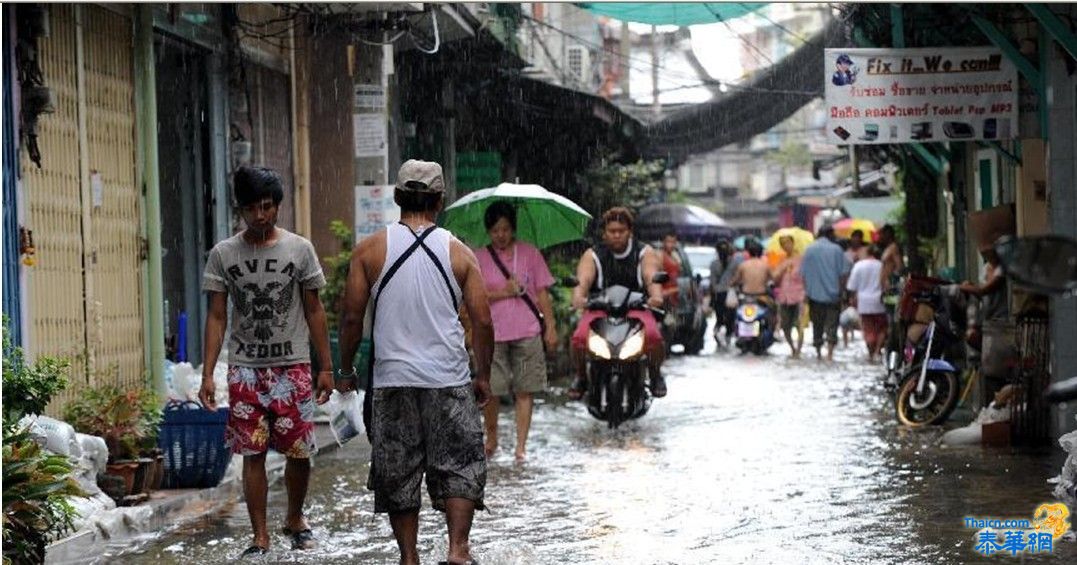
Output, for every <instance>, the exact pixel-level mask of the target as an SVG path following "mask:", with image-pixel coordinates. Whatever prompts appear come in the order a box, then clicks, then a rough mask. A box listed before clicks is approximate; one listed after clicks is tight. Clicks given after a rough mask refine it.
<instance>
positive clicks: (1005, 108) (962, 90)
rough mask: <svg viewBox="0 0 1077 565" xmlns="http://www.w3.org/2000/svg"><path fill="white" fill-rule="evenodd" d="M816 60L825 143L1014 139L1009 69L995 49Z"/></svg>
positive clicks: (842, 52) (833, 54)
mask: <svg viewBox="0 0 1077 565" xmlns="http://www.w3.org/2000/svg"><path fill="white" fill-rule="evenodd" d="M824 60H825V65H826V66H825V69H824V73H825V75H824V76H825V80H826V105H827V140H828V141H830V142H831V143H834V144H837V145H850V144H851V145H870V144H879V143H915V142H935V141H968V140H991V139H1010V138H1013V137H1016V135H1017V113H1018V82H1017V68H1016V66H1014V64H1013V63H1012V62H1011V61H1010V60H1008V59H1007V58H1006V57H1004V56H1003V55H1002V52H1001V51H999V50H998V49H994V48H979V47H976V48H928V49H827V50H826V54H825V57H824Z"/></svg>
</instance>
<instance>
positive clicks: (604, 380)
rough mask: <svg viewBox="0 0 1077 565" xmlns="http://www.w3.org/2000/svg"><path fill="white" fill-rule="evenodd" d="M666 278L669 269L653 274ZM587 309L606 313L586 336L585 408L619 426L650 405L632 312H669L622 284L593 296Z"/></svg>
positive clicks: (645, 365) (661, 314)
mask: <svg viewBox="0 0 1077 565" xmlns="http://www.w3.org/2000/svg"><path fill="white" fill-rule="evenodd" d="M666 280H668V275H667V274H666V273H658V274H656V275H655V277H654V283H656V284H662V283H663V282H665V281H666ZM587 309H588V310H598V311H602V312H605V313H606V317H604V318H599V319H597V320H595V321H594V322H592V323H591V328H590V333H589V335H588V338H587V352H588V359H587V376H588V379H587V381H588V385H587V386H588V389H587V411H588V412H589V413H590V414H591V415H592V416H594V417H595V418H597V419H599V420H602V421H605V422H606V423H607V424H608V425H609V427H610V428H611V429H616V428H617V427H618V426H620V425H621V424H622V423H623V422H625V421H626V420H632V419H635V418H639V417H641V416H643V415H644V414H646V413H647V410H649V409H650V407H651V394H650V391H649V389H648V388H647V384H646V383H647V382H649V371H648V366H649V365H648V363H649V360H648V357H647V351H646V349H645V347H644V345H645V339H644V334H643V324H642V323H641V322H639V321H638V320H633V319H631V318H629V317H628V313H629V312H630V311H633V310H638V311H646V312H648V313H649V314H648V315H650V313H653V314H655V315H657V316H658V318H659V319H662V318H663V317H664V316H665V312H664V311H663V310H660V309H658V308H651V307H649V306H647V302H646V298H645V296H644V294H643V293H641V292H634V291H630V290H629V289H628V288H626V287H623V286H611V287H609V288H607V289H605V290H604V291H602V292H600V293H599V294H598V295H596V296H593V297H592V298H591V299H590V300H589V301H588V302H587Z"/></svg>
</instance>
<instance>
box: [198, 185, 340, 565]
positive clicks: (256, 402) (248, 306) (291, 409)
mask: <svg viewBox="0 0 1077 565" xmlns="http://www.w3.org/2000/svg"><path fill="white" fill-rule="evenodd" d="M233 184H234V187H235V196H236V201H237V203H238V204H239V211H240V213H241V215H242V216H243V221H244V223H245V224H246V226H247V227H246V229H244V230H243V231H242V232H240V233H239V234H237V235H234V236H232V237H230V238H228V239H226V240H224V241H222V242H220V243H218V244H217V245H216V246H214V247H213V250H212V251H210V253H209V259H208V260H207V261H206V270H205V273H204V274H203V278H202V287H203V289H204V290H205V291H206V294H207V295H208V300H209V312H208V315H207V316H206V330H205V344H206V345H205V352H206V358H205V365H204V369H203V370H202V388H201V390H200V391H199V393H198V396H199V398H200V399H201V400H202V404H203V405H204V406H205V407H206V408H207V409H209V410H216V409H217V401H216V398H215V397H214V394H215V392H216V385H215V384H214V382H213V368H214V366H216V364H217V358H218V357H219V356H220V353H221V345H222V344H223V342H224V338H225V330H226V329H228V330H230V332H229V335H230V336H231V337H230V338H229V345H230V347H229V353H228V403H229V412H228V426H227V427H226V428H225V441H227V442H228V444H229V446H230V447H231V448H232V452H233V453H237V454H239V455H242V456H243V490H244V493H245V494H246V502H247V510H248V513H249V514H250V518H251V527H252V529H253V530H254V541H253V543H252V544H251V545H250V547H248V548H247V550H246V551H244V552H243V554H242V555H241V556H240V557H248V556H259V555H265V554H266V553H267V552H268V551H269V530H268V527H267V525H266V496H267V492H268V488H267V482H266V470H265V460H266V452H267V450H268V449H269V448H271V447H272V448H274V449H276V450H277V451H279V452H280V453H282V454H283V455H284V456H285V457H287V464H286V465H287V466H286V468H285V471H284V483H285V487H286V488H287V490H288V515H287V516H286V517H285V523H284V531H285V533H286V534H288V535H289V537H290V538H291V543H292V549H310V548H312V547H314V546H315V541H314V536H313V534H312V533H311V530H310V526H309V525H308V524H307V522H306V519H305V517H304V516H303V502H304V499H305V498H306V493H307V485H308V483H309V481H310V457H311V456H312V455H313V454H314V452H315V450H316V449H317V446H316V445H315V443H314V408H315V407H314V403H315V397H317V402H318V404H322V403H324V402H326V401H327V400H329V393H330V392H331V391H332V389H333V363H332V360H331V359H330V355H329V331H328V328H327V325H326V321H325V310H324V309H323V308H322V303H321V300H320V299H319V297H318V289H319V288H321V287H323V286H325V276H324V275H323V274H322V269H321V266H320V265H319V263H318V257H317V255H315V253H314V247H313V246H312V245H311V244H310V242H309V241H307V240H306V239H304V238H302V237H300V236H298V235H295V234H293V233H291V232H289V231H287V230H285V229H282V228H278V227H277V226H276V222H277V211H278V210H279V207H280V202H281V200H282V199H283V198H284V189H283V186H282V183H281V178H280V175H279V174H277V173H276V171H273V170H272V169H266V168H261V167H242V168H240V169H239V170H238V171H236V174H235V177H234V183H233ZM229 299H231V303H232V309H231V310H232V311H231V313H232V317H231V318H232V322H231V326H230V327H228V328H226V326H228V325H229V324H228V311H227V309H228V302H229ZM311 341H313V342H314V348H315V351H316V352H317V354H318V358H319V359H318V360H319V361H320V367H321V371H320V372H319V373H318V381H317V392H316V393H315V390H314V381H313V379H312V378H311V372H310V345H309V343H310V342H311Z"/></svg>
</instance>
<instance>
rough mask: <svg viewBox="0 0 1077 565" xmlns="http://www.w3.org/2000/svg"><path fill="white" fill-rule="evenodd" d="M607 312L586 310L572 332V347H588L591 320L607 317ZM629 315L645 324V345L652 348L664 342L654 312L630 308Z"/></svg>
mask: <svg viewBox="0 0 1077 565" xmlns="http://www.w3.org/2000/svg"><path fill="white" fill-rule="evenodd" d="M605 317H606V313H605V312H602V311H599V310H584V311H583V316H580V323H579V324H577V325H576V331H575V332H573V334H572V347H575V348H576V349H584V348H586V347H587V336H588V332H590V331H591V322H593V321H595V320H597V319H599V318H605ZM628 317H629V318H632V319H633V320H639V321H640V322H641V323H642V324H643V343H644V347H647V348H651V347H654V346H655V345H658V344H660V343H662V332H661V331H660V330H659V329H658V320H656V319H655V317H654V314H652V313H650V312H649V311H645V310H629V311H628Z"/></svg>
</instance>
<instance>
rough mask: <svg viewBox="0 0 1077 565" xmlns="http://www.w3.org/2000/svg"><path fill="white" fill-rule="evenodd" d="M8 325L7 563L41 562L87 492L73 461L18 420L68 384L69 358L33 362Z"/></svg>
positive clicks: (5, 435)
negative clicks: (74, 500) (74, 502)
mask: <svg viewBox="0 0 1077 565" xmlns="http://www.w3.org/2000/svg"><path fill="white" fill-rule="evenodd" d="M3 325H4V329H5V331H4V337H3V348H4V370H3V379H4V381H3V382H4V409H3V507H4V523H3V540H4V542H3V543H4V547H3V555H4V563H5V564H7V563H41V562H43V561H44V560H45V546H46V544H48V542H49V541H51V540H52V539H55V538H56V537H57V536H59V535H60V534H63V533H64V532H66V531H68V530H69V529H70V528H71V520H72V518H73V517H74V509H73V508H72V507H71V506H70V505H69V504H68V503H67V497H68V496H85V493H83V492H82V489H80V488H79V487H78V484H77V483H75V481H74V479H72V478H71V463H70V462H69V461H68V460H67V458H66V457H64V456H62V455H52V454H49V453H48V452H46V451H45V450H44V449H42V448H41V446H40V445H38V444H37V443H36V442H35V441H34V440H33V438H32V437H31V436H30V434H29V432H28V431H27V429H26V428H19V427H18V422H19V420H21V419H22V418H23V417H24V416H27V415H33V414H41V413H42V412H44V410H45V406H47V405H48V403H49V401H50V400H52V397H53V396H55V395H56V393H58V392H60V391H61V390H63V389H64V388H65V387H67V375H66V372H67V369H68V366H69V363H68V362H67V361H66V360H63V359H56V358H53V357H42V358H40V359H38V360H37V361H36V362H35V363H34V364H32V365H31V364H29V363H27V362H26V359H25V357H24V355H23V351H22V348H21V347H16V346H14V345H12V343H11V340H10V332H8V331H7V327H8V320H7V318H6V317H5V318H4V320H3Z"/></svg>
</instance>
